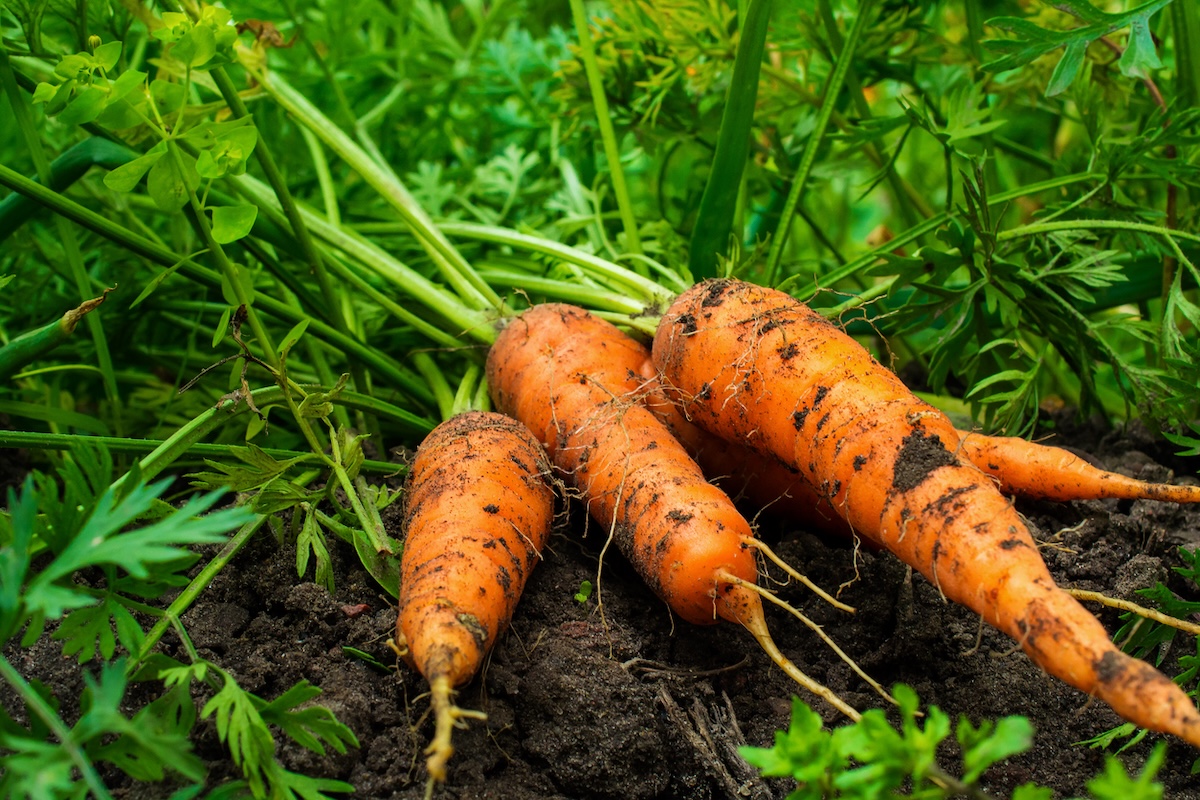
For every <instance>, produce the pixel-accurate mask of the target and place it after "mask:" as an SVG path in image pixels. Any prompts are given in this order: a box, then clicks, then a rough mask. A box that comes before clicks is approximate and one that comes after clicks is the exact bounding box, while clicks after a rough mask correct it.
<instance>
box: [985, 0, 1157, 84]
mask: <svg viewBox="0 0 1200 800" xmlns="http://www.w3.org/2000/svg"><path fill="white" fill-rule="evenodd" d="M1171 2H1172V0H1150V2H1148V3H1144V4H1142V5H1140V6H1138V7H1137V8H1134V9H1130V10H1129V11H1125V12H1123V13H1118V14H1109V13H1106V12H1103V11H1101V10H1100V9H1098V8H1096V7H1095V6H1093V5H1092V4H1091V3H1089V2H1087V0H1057V1H1056V2H1055V3H1054V5H1055V7H1056V8H1059V9H1061V10H1063V11H1065V12H1067V13H1068V14H1072V15H1073V16H1075V17H1077V18H1079V19H1081V20H1083V21H1085V22H1088V23H1090V24H1087V25H1083V26H1081V27H1078V28H1073V29H1071V30H1069V31H1052V30H1047V29H1045V28H1041V27H1039V26H1037V25H1035V24H1033V23H1032V22H1029V21H1028V20H1024V19H1019V18H1015V17H996V18H995V19H990V20H988V23H987V24H988V25H990V26H992V27H993V28H998V29H1000V30H1002V31H1007V32H1008V33H1011V34H1013V35H1014V38H1012V39H987V40H984V42H983V44H984V46H986V47H988V48H989V49H991V50H994V51H996V52H999V53H1003V54H1004V55H1002V56H1001V57H1000V58H998V59H996V60H994V61H990V62H988V63H986V64H984V65H983V68H984V69H986V70H990V71H992V72H1002V71H1004V70H1010V69H1016V68H1017V67H1021V66H1024V65H1026V64H1028V63H1030V62H1031V61H1033V60H1035V59H1037V58H1040V57H1041V56H1043V55H1046V54H1047V53H1051V52H1053V51H1055V50H1058V49H1059V48H1063V56H1062V58H1061V59H1060V60H1059V63H1058V65H1057V66H1056V67H1055V69H1054V74H1053V76H1052V77H1051V80H1050V85H1049V86H1047V88H1046V94H1047V96H1051V97H1053V96H1054V95H1057V94H1061V93H1062V92H1064V91H1066V89H1067V87H1068V86H1070V85H1071V83H1072V81H1074V79H1075V77H1076V75H1078V73H1079V68H1080V67H1081V66H1082V64H1083V59H1084V57H1085V55H1086V53H1087V48H1088V46H1089V45H1091V43H1092V42H1095V41H1096V40H1098V39H1100V38H1101V37H1103V36H1108V35H1109V34H1111V33H1113V32H1115V31H1118V30H1120V29H1121V28H1125V27H1129V28H1130V34H1129V42H1128V43H1127V45H1126V48H1125V52H1124V54H1123V55H1122V57H1121V60H1120V63H1119V66H1120V68H1121V73H1122V74H1123V75H1126V76H1133V77H1139V78H1143V77H1146V76H1147V75H1148V74H1149V70H1151V69H1157V68H1158V67H1159V66H1161V63H1160V62H1159V59H1158V54H1157V53H1156V52H1155V49H1154V41H1153V38H1152V37H1151V35H1150V18H1151V17H1152V16H1153V15H1154V14H1155V13H1156V12H1157V11H1159V10H1160V9H1162V8H1164V7H1165V6H1167V5H1169V4H1170V3H1171Z"/></svg>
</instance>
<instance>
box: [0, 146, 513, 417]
mask: <svg viewBox="0 0 1200 800" xmlns="http://www.w3.org/2000/svg"><path fill="white" fill-rule="evenodd" d="M243 177H245V176H243ZM0 185H3V186H7V187H8V188H10V189H13V190H15V191H18V192H20V193H21V194H24V195H26V196H27V197H30V198H32V199H34V200H36V201H37V202H38V203H41V204H42V205H44V206H46V207H47V208H49V209H51V210H53V211H54V212H56V213H58V214H62V215H63V216H65V217H67V218H68V219H71V220H73V221H74V222H77V223H79V224H80V225H82V226H84V227H85V228H87V229H88V230H91V231H94V232H95V233H98V234H100V235H101V236H103V237H105V238H106V239H109V240H110V241H113V242H115V243H117V244H119V245H121V246H122V247H124V248H125V249H126V250H129V251H131V252H133V253H135V254H137V255H139V256H142V257H143V258H145V259H147V260H148V261H150V262H152V263H155V264H158V265H160V266H162V267H165V268H168V269H170V268H172V267H175V266H177V265H179V270H180V271H181V272H183V273H184V274H186V275H187V276H188V277H190V278H192V279H193V280H196V281H198V282H200V283H202V284H204V285H206V286H212V287H220V285H221V278H220V276H218V275H217V274H216V273H215V272H213V271H212V270H210V269H208V268H207V267H204V266H202V265H200V264H197V263H196V262H195V261H193V260H192V259H191V258H187V257H184V256H180V255H179V254H177V253H175V252H174V251H172V250H170V249H168V248H166V247H164V246H162V245H160V244H158V243H157V242H154V241H151V240H150V239H148V238H146V237H144V236H141V235H139V234H136V233H134V232H133V231H131V230H129V229H128V228H125V227H122V226H121V225H118V224H117V223H115V222H113V221H112V220H111V219H108V218H107V217H104V216H101V215H100V214H97V213H96V212H94V211H92V210H90V209H87V208H84V207H83V206H81V205H80V204H79V203H76V202H75V201H73V200H71V199H69V198H67V197H65V196H63V195H60V194H58V193H57V192H54V191H52V190H51V189H48V188H47V187H45V186H43V185H41V184H40V183H38V182H37V181H32V180H30V179H28V178H26V177H25V176H24V175H22V174H20V173H19V172H16V171H15V170H12V169H10V168H8V167H6V166H4V165H3V164H0ZM412 274H413V275H416V273H412ZM422 280H423V279H422ZM426 283H428V281H426ZM430 285H432V284H430ZM255 303H256V304H257V307H258V308H259V309H260V310H262V311H264V312H265V313H268V314H271V315H272V316H274V317H276V318H278V319H281V320H283V321H285V322H288V323H290V324H293V325H294V324H296V323H297V322H299V321H300V320H301V319H310V324H309V326H308V333H309V334H310V335H315V336H317V337H318V338H320V339H322V340H323V341H325V342H328V343H329V344H330V345H331V346H333V347H334V348H335V349H338V350H342V351H344V352H345V353H346V354H347V355H352V356H354V357H355V358H357V359H359V360H360V361H362V362H364V363H366V364H367V365H368V366H370V367H371V368H372V369H375V370H377V371H379V372H380V373H381V374H383V375H385V376H387V377H388V378H390V379H391V380H393V381H395V382H396V384H397V385H398V386H399V387H400V388H402V389H404V391H405V392H407V393H408V394H410V395H411V396H412V397H414V398H416V399H418V400H422V401H425V400H429V399H432V398H431V397H430V395H429V389H428V387H427V386H425V384H424V383H423V382H422V381H420V380H418V379H416V378H415V376H413V375H411V374H410V373H409V372H407V371H406V370H405V369H404V368H403V367H402V366H400V365H399V364H398V363H396V361H395V360H394V359H392V358H390V357H388V356H386V355H385V354H383V353H380V352H379V351H378V350H376V349H374V348H370V347H367V346H365V345H364V344H363V343H362V342H360V341H358V340H357V339H353V338H351V337H349V336H347V335H344V334H342V333H339V332H338V331H337V330H336V329H334V328H333V327H332V326H330V325H328V324H327V323H324V322H322V321H320V320H317V319H312V318H310V317H308V316H307V315H306V314H305V313H304V312H303V311H301V310H299V309H296V308H293V307H291V306H290V305H288V304H287V303H284V302H281V301H278V300H276V299H274V298H272V297H269V296H266V295H259V296H258V297H256V298H255ZM492 335H493V337H494V333H493V334H492Z"/></svg>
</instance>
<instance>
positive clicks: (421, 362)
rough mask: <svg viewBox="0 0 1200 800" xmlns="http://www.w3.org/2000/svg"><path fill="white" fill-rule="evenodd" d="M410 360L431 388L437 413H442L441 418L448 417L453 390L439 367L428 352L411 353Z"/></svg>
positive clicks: (450, 412)
mask: <svg viewBox="0 0 1200 800" xmlns="http://www.w3.org/2000/svg"><path fill="white" fill-rule="evenodd" d="M412 362H413V366H414V367H416V368H417V371H418V372H420V373H421V375H422V376H424V378H425V380H426V381H428V383H429V387H430V388H431V389H433V397H434V399H435V400H437V405H438V413H440V414H441V415H442V419H444V420H445V419H450V417H451V416H453V413H454V412H453V410H452V409H453V408H454V392H452V391H451V390H450V384H449V383H448V382H447V381H446V376H445V375H443V374H442V370H441V367H439V366H438V365H437V362H435V361H434V360H433V357H432V356H430V355H429V353H425V352H417V353H413V354H412Z"/></svg>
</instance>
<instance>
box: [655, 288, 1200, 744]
mask: <svg viewBox="0 0 1200 800" xmlns="http://www.w3.org/2000/svg"><path fill="white" fill-rule="evenodd" d="M653 353H654V361H655V365H656V366H657V367H658V368H659V369H660V370H661V372H662V373H663V375H664V376H665V377H666V379H667V380H668V381H669V382H670V384H671V385H672V386H673V387H675V389H674V390H675V391H676V392H677V393H678V396H677V399H678V400H679V402H681V403H682V407H683V409H684V411H685V413H686V414H687V415H688V417H689V418H690V419H692V420H693V421H695V422H696V423H697V424H699V425H701V426H702V427H705V428H706V429H708V430H709V431H710V432H712V433H715V434H717V435H720V436H722V437H724V438H726V439H729V440H731V441H738V442H743V443H746V444H748V445H750V446H752V447H755V448H757V449H759V450H760V451H761V452H764V453H768V454H772V455H774V456H776V457H777V458H780V459H782V460H785V461H786V462H787V463H789V464H790V465H792V466H793V467H795V468H797V469H799V470H800V472H801V474H802V475H804V476H805V478H806V479H807V480H808V482H809V483H810V485H811V486H812V487H813V488H814V489H815V490H817V491H818V492H819V493H821V494H822V495H824V496H825V497H826V498H828V500H829V502H830V503H831V505H832V506H833V507H834V508H835V509H836V510H837V512H838V514H839V515H841V516H842V517H843V519H845V520H846V521H847V522H848V523H849V524H850V526H851V527H852V528H853V529H854V530H855V531H856V532H858V533H859V534H861V535H862V536H864V537H866V538H868V539H871V540H874V541H875V542H877V543H878V544H880V545H881V546H883V547H885V548H887V549H888V550H891V551H892V552H893V553H895V554H896V555H897V556H899V557H900V558H901V559H902V560H903V561H905V562H906V563H908V564H910V565H911V566H912V567H913V568H915V569H917V570H919V571H920V572H921V573H922V574H923V575H925V577H926V578H928V579H929V580H930V581H931V582H932V583H933V585H934V586H936V587H938V589H939V590H940V591H941V592H942V593H943V595H944V596H946V597H947V598H949V599H951V600H954V601H955V602H958V603H961V604H962V605H965V606H967V607H968V608H971V609H972V610H974V611H975V612H977V613H979V614H981V615H982V616H983V618H984V619H985V620H986V621H987V622H988V623H989V624H991V625H993V626H994V627H996V628H998V629H1000V630H1002V631H1004V632H1005V633H1006V634H1008V635H1009V636H1011V637H1012V638H1013V639H1015V640H1016V641H1017V642H1018V643H1019V644H1020V646H1021V647H1022V648H1023V649H1024V650H1025V652H1026V653H1027V654H1028V655H1029V656H1030V657H1031V658H1032V659H1033V660H1034V661H1035V662H1036V663H1037V664H1038V665H1040V666H1041V667H1042V668H1043V669H1044V670H1046V671H1047V672H1049V673H1051V674H1053V675H1055V676H1057V677H1059V678H1061V679H1062V680H1064V681H1066V682H1067V683H1069V684H1071V685H1072V686H1075V687H1076V688H1078V689H1081V690H1082V691H1084V692H1087V693H1089V694H1093V695H1096V696H1097V697H1099V698H1101V699H1102V700H1104V701H1105V702H1106V703H1108V704H1109V705H1110V706H1112V707H1113V709H1114V710H1116V711H1117V713H1119V714H1120V715H1121V716H1123V717H1125V718H1126V719H1128V720H1130V721H1131V722H1134V723H1136V724H1138V725H1141V726H1142V727H1146V728H1150V729H1152V730H1158V731H1163V732H1167V733H1172V734H1175V735H1177V736H1180V737H1182V738H1184V739H1186V740H1187V741H1189V742H1191V743H1192V744H1193V745H1196V746H1200V712H1197V709H1196V707H1195V705H1194V704H1193V703H1192V701H1191V700H1190V699H1189V698H1188V697H1187V696H1186V695H1185V694H1184V693H1183V691H1182V690H1181V689H1180V688H1179V687H1178V686H1176V685H1175V684H1174V683H1173V682H1172V681H1170V680H1169V679H1168V678H1167V677H1166V676H1164V675H1162V674H1161V673H1160V672H1158V671H1157V670H1155V669H1154V668H1153V667H1151V666H1150V665H1149V664H1146V663H1145V662H1142V661H1139V660H1137V659H1134V658H1132V657H1130V656H1129V655H1127V654H1125V653H1123V652H1121V651H1120V650H1119V649H1118V648H1117V647H1116V646H1115V645H1114V644H1113V643H1112V641H1111V640H1110V639H1109V636H1108V633H1107V632H1106V631H1105V629H1104V627H1103V626H1102V625H1101V624H1100V622H1099V621H1098V620H1097V619H1096V618H1095V617H1094V616H1092V615H1091V614H1090V613H1089V612H1088V611H1087V610H1085V609H1084V608H1083V607H1082V606H1080V605H1079V603H1078V602H1077V601H1076V600H1075V599H1074V598H1072V597H1070V596H1069V595H1068V594H1066V593H1065V592H1063V591H1062V590H1061V589H1059V588H1058V587H1057V586H1056V585H1055V584H1054V580H1053V578H1052V577H1051V575H1050V573H1049V571H1048V569H1047V568H1046V565H1045V563H1044V562H1043V561H1042V559H1041V556H1040V555H1039V553H1038V550H1037V546H1036V544H1035V543H1034V541H1033V537H1032V535H1031V534H1030V532H1029V530H1028V529H1027V528H1026V527H1025V524H1024V523H1023V522H1022V520H1021V518H1020V516H1019V515H1018V514H1017V513H1016V511H1015V510H1014V509H1013V508H1012V505H1011V504H1010V503H1009V501H1008V500H1007V499H1006V498H1005V497H1004V496H1003V495H1002V494H1001V493H1000V492H999V491H998V490H997V488H996V487H995V485H994V484H993V483H992V480H991V478H990V477H988V476H987V475H985V474H983V473H982V472H981V471H980V470H979V469H977V468H976V467H975V466H973V465H971V464H969V463H967V462H965V461H964V460H961V459H959V458H958V457H957V456H956V455H955V453H956V452H957V450H958V447H959V441H960V439H959V436H958V434H957V432H956V431H955V430H954V427H953V425H952V424H951V423H950V421H949V420H948V419H947V418H946V416H945V415H944V414H942V413H941V412H939V411H938V410H936V409H935V408H933V407H932V406H929V405H927V404H926V403H923V402H922V401H920V400H919V399H918V398H916V397H915V396H914V395H913V394H912V393H911V392H909V391H908V390H907V389H906V388H905V387H904V385H903V384H902V383H901V382H900V380H899V379H898V378H897V377H896V376H895V375H894V374H893V373H892V372H890V371H889V370H887V369H885V368H884V367H882V366H881V365H880V364H879V363H878V362H877V361H876V360H875V359H873V358H872V357H871V356H870V354H869V353H867V351H866V350H865V349H864V348H863V347H861V346H860V345H859V344H858V343H857V342H855V341H854V340H853V339H851V338H850V337H849V336H847V335H846V334H845V333H843V332H842V331H841V330H840V329H838V328H837V327H835V326H834V325H833V324H831V323H830V322H829V321H827V320H826V319H824V318H823V317H821V316H820V315H818V314H816V313H814V312H813V311H811V310H810V309H808V308H807V307H806V306H804V305H803V304H801V303H799V302H798V301H796V300H794V299H793V298H791V297H789V296H788V295H786V294H784V293H782V292H778V291H775V290H772V289H765V288H762V287H758V286H753V285H750V284H745V283H741V282H737V281H728V280H718V281H709V282H706V283H703V284H700V285H698V286H696V287H693V288H692V289H690V290H688V291H687V292H685V293H684V294H683V295H681V296H680V297H679V298H678V299H677V300H676V302H675V303H674V304H673V306H672V307H671V309H670V310H669V311H668V313H667V314H666V315H665V316H664V318H663V320H662V323H661V324H660V326H659V329H658V332H657V334H656V336H655V340H654V347H653Z"/></svg>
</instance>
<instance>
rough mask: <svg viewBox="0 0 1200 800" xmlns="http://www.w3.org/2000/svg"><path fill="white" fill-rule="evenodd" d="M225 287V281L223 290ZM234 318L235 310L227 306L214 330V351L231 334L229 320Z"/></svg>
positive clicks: (222, 282)
mask: <svg viewBox="0 0 1200 800" xmlns="http://www.w3.org/2000/svg"><path fill="white" fill-rule="evenodd" d="M224 287H225V281H224V280H222V281H221V288H222V289H223V288H224ZM232 316H233V308H232V307H231V306H226V307H225V310H224V311H222V312H221V318H220V319H219V320H217V326H216V327H215V328H213V338H212V346H213V349H214V350H215V349H216V348H217V345H219V344H220V343H221V341H222V340H223V339H224V338H225V337H226V336H227V335H228V334H229V319H230V317H232Z"/></svg>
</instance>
